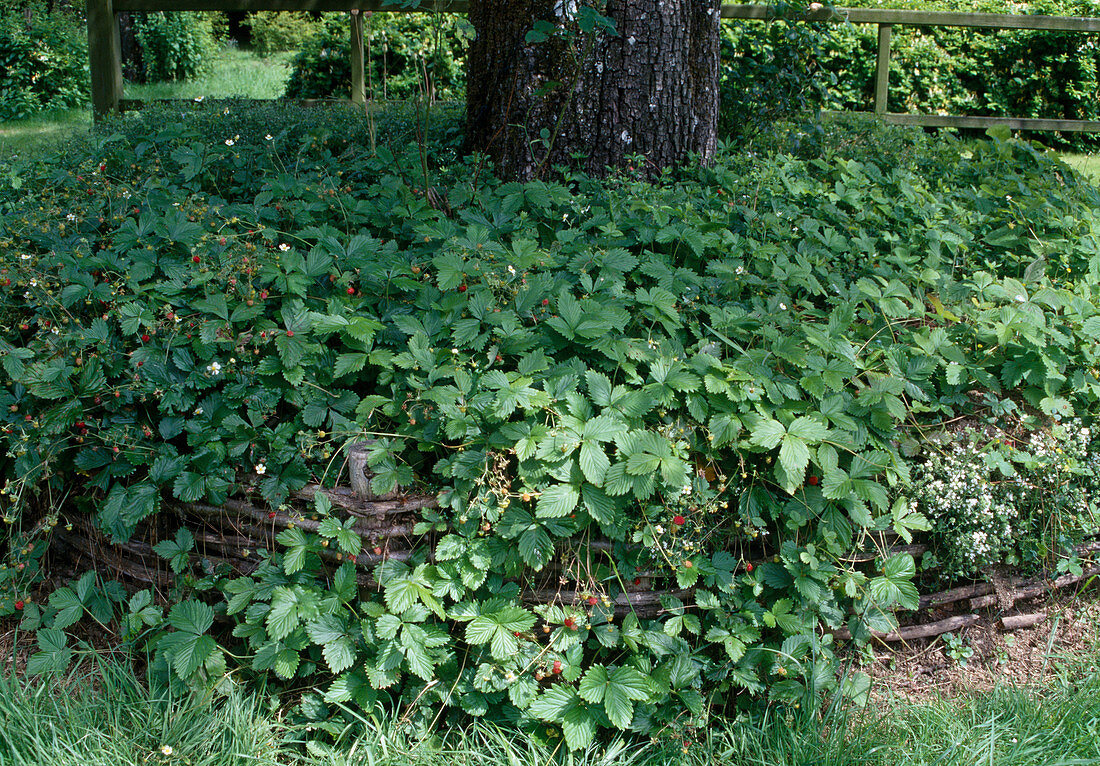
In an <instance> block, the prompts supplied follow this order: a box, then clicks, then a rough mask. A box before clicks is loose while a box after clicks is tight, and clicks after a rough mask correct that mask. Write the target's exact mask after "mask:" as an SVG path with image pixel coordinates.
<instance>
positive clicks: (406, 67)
mask: <svg viewBox="0 0 1100 766" xmlns="http://www.w3.org/2000/svg"><path fill="white" fill-rule="evenodd" d="M363 26H364V32H363V34H364V37H365V38H366V39H367V44H368V46H369V47H368V50H367V67H368V72H367V89H368V91H369V93H368V95H369V97H370V98H375V99H402V98H408V97H410V96H416V95H420V94H421V93H422V92H424V91H425V85H424V82H425V75H427V81H428V82H430V89H431V94H432V96H433V98H439V99H462V98H464V94H465V69H464V67H463V66H462V58H463V56H464V55H465V50H466V45H467V43H468V41H469V39H470V35H471V31H470V27H469V22H467V21H466V18H465V17H464V16H459V15H455V14H420V13H374V14H371V15H370V16H369V17H368V18H367V19H365V21H364V25H363ZM350 34H351V33H350V27H349V22H348V18H347V16H346V15H344V14H326V16H325V17H324V21H323V27H322V29H321V30H320V31H319V32H318V34H316V35H314V36H312V37H310V38H309V39H308V41H307V42H306V43H305V44H304V45H303V47H302V51H301V53H299V54H298V57H297V58H296V59H295V62H294V72H293V74H291V77H290V81H289V82H288V83H287V90H286V95H287V97H288V98H333V97H336V98H343V97H344V96H345V94H347V93H348V92H349V91H350V89H351V63H350V51H351V37H350Z"/></svg>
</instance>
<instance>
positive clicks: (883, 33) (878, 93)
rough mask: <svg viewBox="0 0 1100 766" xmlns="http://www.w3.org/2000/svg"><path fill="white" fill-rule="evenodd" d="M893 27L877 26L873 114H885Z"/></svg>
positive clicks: (886, 25) (887, 25)
mask: <svg viewBox="0 0 1100 766" xmlns="http://www.w3.org/2000/svg"><path fill="white" fill-rule="evenodd" d="M893 31H894V27H893V26H892V25H890V24H879V25H878V56H877V57H876V58H875V114H877V115H879V116H882V115H884V114H886V97H887V94H888V93H889V92H890V41H891V37H892V36H893Z"/></svg>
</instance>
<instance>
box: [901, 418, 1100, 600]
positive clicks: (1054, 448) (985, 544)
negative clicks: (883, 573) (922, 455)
mask: <svg viewBox="0 0 1100 766" xmlns="http://www.w3.org/2000/svg"><path fill="white" fill-rule="evenodd" d="M932 445H933V449H931V450H930V451H929V455H928V457H927V459H926V460H925V461H924V462H922V463H919V464H918V465H917V466H916V468H915V470H914V472H913V497H914V500H915V503H916V506H917V508H918V509H919V510H920V511H921V512H922V513H924V515H925V516H927V517H928V519H929V520H930V521H931V523H932V531H931V542H932V553H931V554H930V555H926V557H925V562H924V563H925V567H926V568H930V569H935V570H937V571H938V572H939V573H940V574H941V575H942V576H943V577H945V578H948V579H950V578H955V577H967V576H973V575H977V574H978V573H979V572H981V571H983V570H985V569H988V568H990V567H993V566H997V565H1001V564H1006V565H1013V566H1022V567H1025V568H1035V567H1039V566H1041V565H1043V564H1044V563H1048V562H1050V561H1051V559H1053V558H1054V557H1056V556H1058V555H1059V554H1061V553H1063V552H1064V551H1066V550H1067V549H1068V548H1071V547H1072V545H1073V544H1074V543H1075V542H1077V541H1079V540H1080V539H1081V538H1082V537H1084V536H1085V535H1088V534H1091V533H1093V532H1095V531H1096V530H1097V528H1098V520H1100V516H1098V514H1097V508H1096V501H1095V498H1096V497H1097V496H1098V495H1097V492H1098V491H1100V477H1098V473H1097V469H1098V468H1100V450H1098V449H1097V447H1096V446H1094V444H1093V435H1092V430H1091V429H1090V428H1088V427H1087V426H1086V425H1085V424H1084V423H1083V422H1082V421H1080V420H1074V421H1070V422H1068V423H1064V424H1055V425H1053V426H1051V427H1050V428H1046V429H1039V430H1034V431H1031V432H1030V434H1028V435H1026V436H1024V437H1021V438H1012V437H1009V436H1006V435H1004V434H1003V433H1001V434H1000V435H998V436H991V435H989V434H987V433H986V432H984V431H983V430H981V429H978V428H971V429H967V430H965V431H962V432H960V433H956V434H952V435H951V438H950V439H946V438H943V439H939V440H936V441H933V442H932Z"/></svg>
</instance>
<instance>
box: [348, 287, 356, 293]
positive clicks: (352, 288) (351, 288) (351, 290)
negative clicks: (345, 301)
mask: <svg viewBox="0 0 1100 766" xmlns="http://www.w3.org/2000/svg"><path fill="white" fill-rule="evenodd" d="M348 295H355V288H354V287H349V288H348Z"/></svg>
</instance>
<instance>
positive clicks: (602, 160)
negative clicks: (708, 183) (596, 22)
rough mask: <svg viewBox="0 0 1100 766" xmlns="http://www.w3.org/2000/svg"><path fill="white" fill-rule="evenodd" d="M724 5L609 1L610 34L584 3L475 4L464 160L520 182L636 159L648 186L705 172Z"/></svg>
mask: <svg viewBox="0 0 1100 766" xmlns="http://www.w3.org/2000/svg"><path fill="white" fill-rule="evenodd" d="M589 1H590V0H584V2H585V3H587V2H589ZM719 3H720V0H607V3H606V8H605V9H603V10H602V14H603V15H604V16H605V17H607V18H609V19H611V20H612V21H613V22H614V25H615V32H614V34H608V33H607V32H604V31H602V30H600V29H599V28H598V27H597V28H596V29H595V30H594V31H593V30H592V24H591V19H592V15H591V14H590V13H589V9H586V8H583V7H580V6H581V5H582V4H583V3H582V2H578V0H471V2H470V11H469V18H470V21H471V23H472V24H473V26H474V28H475V29H476V30H477V39H476V40H475V41H474V43H473V44H472V45H471V47H470V51H469V57H468V67H467V124H466V127H467V134H466V135H467V148H469V149H473V150H478V151H483V152H486V153H487V154H488V155H489V156H490V157H491V158H492V159H493V161H494V162H495V163H496V164H497V169H498V171H499V172H500V173H501V174H502V175H503V176H504V177H506V178H514V179H519V180H528V179H531V178H535V177H538V176H541V175H544V174H546V173H547V172H548V171H549V170H550V169H551V168H552V167H553V166H555V165H570V166H572V167H579V168H580V169H583V170H585V171H587V172H589V173H593V174H598V175H599V174H603V173H605V172H606V171H607V169H608V168H612V169H617V168H623V167H626V166H628V165H631V164H633V162H634V161H633V159H632V158H633V157H634V156H639V155H640V156H641V157H642V158H643V159H642V160H640V162H641V164H642V165H643V166H644V170H645V171H646V172H648V173H650V174H655V173H657V172H659V171H660V170H662V169H664V168H666V167H670V166H673V165H677V164H680V163H683V162H684V161H685V160H687V159H688V157H689V155H691V154H693V153H695V154H698V155H699V156H700V157H701V158H702V160H703V161H704V162H706V161H708V160H709V159H710V158H711V157H712V156H713V154H714V150H715V146H716V143H717V125H718V24H719ZM532 30H535V35H534V37H545V38H546V39H544V40H542V41H541V42H538V41H529V39H528V33H529V32H532ZM578 155H583V157H580V158H579V159H578Z"/></svg>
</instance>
